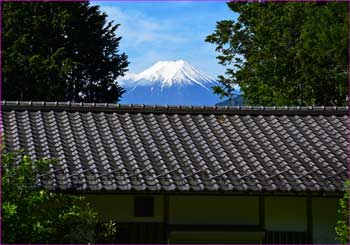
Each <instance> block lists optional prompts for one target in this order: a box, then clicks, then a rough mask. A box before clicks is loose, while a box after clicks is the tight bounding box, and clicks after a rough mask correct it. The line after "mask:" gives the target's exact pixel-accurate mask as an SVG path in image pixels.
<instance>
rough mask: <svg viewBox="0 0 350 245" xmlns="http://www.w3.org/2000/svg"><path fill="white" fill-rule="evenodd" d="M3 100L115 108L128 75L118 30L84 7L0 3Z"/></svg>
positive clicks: (93, 8)
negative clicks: (99, 104)
mask: <svg viewBox="0 0 350 245" xmlns="http://www.w3.org/2000/svg"><path fill="white" fill-rule="evenodd" d="M2 14H3V18H2V21H3V30H2V31H3V35H2V50H3V53H2V58H3V73H2V82H3V84H2V94H3V98H4V99H6V100H35V101H38V100H45V101H75V102H115V101H118V99H119V98H120V96H121V95H122V94H123V92H124V90H123V89H122V88H121V87H120V86H118V84H117V83H116V79H117V78H118V77H119V76H123V75H124V73H125V72H126V71H127V66H128V61H127V56H126V55H125V54H124V53H122V54H120V53H119V50H118V47H119V42H120V39H121V37H117V36H116V35H115V31H116V30H117V28H118V26H119V25H116V24H113V23H112V22H109V23H107V21H106V17H107V15H106V14H105V13H101V12H100V11H99V7H98V6H90V5H89V3H88V2H70V3H68V2H66V3H65V2H62V3H48V2H45V3H44V2H41V3H39V2H36V3H29V2H3V3H2Z"/></svg>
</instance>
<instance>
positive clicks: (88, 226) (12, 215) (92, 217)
mask: <svg viewBox="0 0 350 245" xmlns="http://www.w3.org/2000/svg"><path fill="white" fill-rule="evenodd" d="M21 155H22V154H18V153H15V154H14V153H6V152H3V153H2V161H1V162H2V242H3V243H93V242H100V241H103V242H106V243H113V242H115V240H114V239H115V237H116V227H115V224H114V223H111V222H110V223H103V222H100V221H99V219H98V216H97V213H96V212H95V211H94V210H93V209H92V208H91V207H90V206H89V204H88V203H87V202H86V201H85V200H84V198H83V197H79V196H73V195H67V194H62V193H54V192H50V191H48V190H45V189H43V188H38V187H37V184H38V183H36V176H37V175H38V174H41V173H43V172H44V171H45V170H46V169H47V167H48V165H49V164H50V163H52V161H51V162H50V161H47V160H40V161H31V160H30V159H29V157H28V156H23V157H21Z"/></svg>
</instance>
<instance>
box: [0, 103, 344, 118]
mask: <svg viewBox="0 0 350 245" xmlns="http://www.w3.org/2000/svg"><path fill="white" fill-rule="evenodd" d="M1 106H2V110H41V111H52V110H53V111H82V112H83V111H90V112H124V113H155V114H164V113H165V114H239V115H242V114H247V115H254V114H255V115H257V114H259V115H347V114H348V112H349V107H348V106H346V107H338V106H307V107H301V106H272V107H268V106H188V105H145V104H112V103H82V102H80V103H76V102H57V101H55V102H47V101H1Z"/></svg>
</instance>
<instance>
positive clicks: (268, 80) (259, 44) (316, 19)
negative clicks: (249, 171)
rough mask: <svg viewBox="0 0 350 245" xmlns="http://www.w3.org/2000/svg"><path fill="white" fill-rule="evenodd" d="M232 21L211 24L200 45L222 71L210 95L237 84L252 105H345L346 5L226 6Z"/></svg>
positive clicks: (225, 92)
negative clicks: (209, 49) (212, 49)
mask: <svg viewBox="0 0 350 245" xmlns="http://www.w3.org/2000/svg"><path fill="white" fill-rule="evenodd" d="M228 7H229V8H230V9H231V10H232V11H234V12H236V13H238V14H239V16H238V19H237V20H236V21H233V20H222V21H219V22H217V25H216V29H215V31H214V33H213V34H211V35H209V36H207V38H206V41H207V42H209V43H213V44H215V45H216V51H217V52H218V53H219V55H218V56H217V59H218V61H219V63H220V64H222V65H224V66H226V67H227V70H226V73H225V74H224V75H221V76H219V77H218V80H219V82H220V86H216V87H214V92H215V93H217V94H220V95H222V96H227V97H230V96H232V94H233V90H234V89H233V85H234V84H238V85H239V86H240V87H241V90H242V92H243V94H244V96H245V101H248V102H249V104H252V105H280V106H281V105H283V106H284V105H301V106H306V105H326V106H330V105H338V106H340V105H345V104H346V100H347V80H348V77H347V76H348V54H349V49H348V37H349V27H348V3H345V2H342V3H341V2H317V3H316V2H315V3H305V2H300V3H269V2H261V3H258V2H254V3H252V2H247V3H237V2H230V3H228Z"/></svg>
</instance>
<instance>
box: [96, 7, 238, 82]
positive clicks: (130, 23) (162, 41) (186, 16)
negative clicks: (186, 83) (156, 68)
mask: <svg viewBox="0 0 350 245" xmlns="http://www.w3.org/2000/svg"><path fill="white" fill-rule="evenodd" d="M91 4H92V5H100V6H101V8H100V9H101V11H103V12H106V13H107V14H108V20H114V22H115V23H118V24H121V26H120V27H119V28H118V30H117V35H118V36H122V40H121V42H120V51H121V52H125V53H126V54H127V55H128V56H129V61H130V65H129V71H130V72H133V73H138V72H141V71H143V70H144V69H146V68H148V67H149V66H151V65H153V64H154V63H155V62H157V61H160V60H178V59H184V60H187V61H188V62H190V63H191V64H192V65H193V66H195V67H197V68H198V69H199V70H201V71H203V72H205V73H206V74H208V75H210V76H212V77H214V78H216V77H217V75H219V74H223V73H224V71H225V68H224V67H223V66H221V65H219V64H218V62H217V60H216V58H215V57H216V56H217V53H216V52H215V45H213V44H210V43H206V42H205V41H204V39H205V37H206V36H207V35H209V34H211V33H213V31H214V30H215V25H216V22H217V21H220V20H224V19H236V18H237V14H236V13H234V12H232V11H231V10H229V8H228V7H227V5H226V3H225V2H184V1H181V2H174V1H172V2H160V1H156V2H151V1H149V2H107V1H104V2H103V1H93V2H91Z"/></svg>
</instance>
